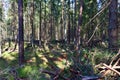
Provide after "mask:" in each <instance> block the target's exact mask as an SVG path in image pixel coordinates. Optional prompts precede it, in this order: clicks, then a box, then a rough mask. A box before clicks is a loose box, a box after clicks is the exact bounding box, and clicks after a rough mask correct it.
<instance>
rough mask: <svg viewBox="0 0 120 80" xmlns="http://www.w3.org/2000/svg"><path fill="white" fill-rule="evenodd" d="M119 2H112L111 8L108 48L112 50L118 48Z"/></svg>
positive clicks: (114, 0)
mask: <svg viewBox="0 0 120 80" xmlns="http://www.w3.org/2000/svg"><path fill="white" fill-rule="evenodd" d="M117 2H118V1H117V0H112V2H111V4H110V6H109V27H108V37H109V45H108V47H109V49H110V50H114V49H116V48H117V40H118V26H117Z"/></svg>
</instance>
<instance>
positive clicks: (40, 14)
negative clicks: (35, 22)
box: [39, 1, 42, 46]
mask: <svg viewBox="0 0 120 80" xmlns="http://www.w3.org/2000/svg"><path fill="white" fill-rule="evenodd" d="M41 7H42V5H41V1H40V13H39V46H41V37H42V36H41V35H42V32H41V22H42V19H41V17H42V13H41V12H42V8H41Z"/></svg>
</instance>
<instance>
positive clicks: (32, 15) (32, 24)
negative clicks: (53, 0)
mask: <svg viewBox="0 0 120 80" xmlns="http://www.w3.org/2000/svg"><path fill="white" fill-rule="evenodd" d="M33 20H34V0H32V3H31V16H30V24H31V29H32V34H31V38H32V39H31V42H32V47H34V39H35V31H34V30H35V27H34V22H33Z"/></svg>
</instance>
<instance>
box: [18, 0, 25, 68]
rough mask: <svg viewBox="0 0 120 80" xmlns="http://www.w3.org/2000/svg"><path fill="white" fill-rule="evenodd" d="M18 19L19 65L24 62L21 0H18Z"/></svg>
mask: <svg viewBox="0 0 120 80" xmlns="http://www.w3.org/2000/svg"><path fill="white" fill-rule="evenodd" d="M18 19H19V24H18V26H19V36H18V37H19V65H20V66H21V65H22V64H23V63H24V31H23V0H18Z"/></svg>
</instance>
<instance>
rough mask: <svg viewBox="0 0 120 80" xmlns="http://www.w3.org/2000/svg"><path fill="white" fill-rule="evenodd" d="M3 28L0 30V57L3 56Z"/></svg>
mask: <svg viewBox="0 0 120 80" xmlns="http://www.w3.org/2000/svg"><path fill="white" fill-rule="evenodd" d="M1 32H2V31H1V28H0V57H1V56H2V35H1V34H2V33H1Z"/></svg>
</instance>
